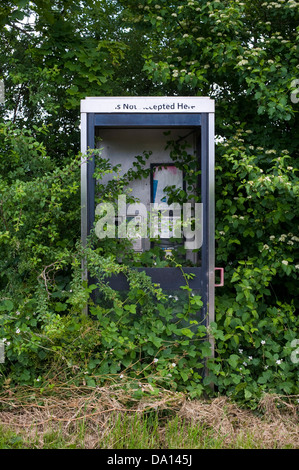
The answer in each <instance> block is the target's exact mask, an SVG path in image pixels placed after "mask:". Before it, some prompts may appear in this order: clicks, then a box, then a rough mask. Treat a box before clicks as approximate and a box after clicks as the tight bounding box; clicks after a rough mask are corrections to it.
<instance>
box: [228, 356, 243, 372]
mask: <svg viewBox="0 0 299 470" xmlns="http://www.w3.org/2000/svg"><path fill="white" fill-rule="evenodd" d="M239 360H240V358H239V356H237V354H231V355H230V356H229V358H228V363H229V364H230V365H231V366H232V367H233V369H236V367H237V365H238V363H239Z"/></svg>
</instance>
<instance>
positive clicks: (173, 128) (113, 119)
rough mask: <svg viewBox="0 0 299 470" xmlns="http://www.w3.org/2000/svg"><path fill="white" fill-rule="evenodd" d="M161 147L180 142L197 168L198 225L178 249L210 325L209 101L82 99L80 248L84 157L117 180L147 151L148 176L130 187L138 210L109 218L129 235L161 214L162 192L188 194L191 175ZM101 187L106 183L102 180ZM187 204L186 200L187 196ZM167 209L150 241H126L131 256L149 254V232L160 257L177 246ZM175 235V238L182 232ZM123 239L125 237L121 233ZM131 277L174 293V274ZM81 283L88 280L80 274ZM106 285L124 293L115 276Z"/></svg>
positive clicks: (86, 185)
mask: <svg viewBox="0 0 299 470" xmlns="http://www.w3.org/2000/svg"><path fill="white" fill-rule="evenodd" d="M169 139H170V140H171V141H172V142H176V143H180V142H184V146H185V147H184V148H188V152H186V151H185V154H192V155H195V158H196V159H197V165H198V168H199V171H198V172H197V173H198V178H197V194H200V198H199V199H198V200H199V201H200V202H199V203H198V206H199V207H198V216H200V224H199V226H198V227H197V228H196V227H195V229H194V230H193V231H190V233H189V232H188V233H187V235H186V233H185V234H184V236H182V238H181V241H180V242H179V243H180V246H182V247H183V248H184V252H185V256H186V259H187V261H188V262H187V263H186V266H185V267H184V268H183V270H184V272H185V273H187V274H190V273H192V274H193V275H194V276H193V277H192V279H190V282H189V286H190V288H192V289H193V290H194V292H198V293H199V294H200V295H201V298H202V301H203V307H202V309H201V311H200V312H199V316H200V318H201V319H204V323H205V324H206V325H207V324H209V323H210V322H212V321H214V290H215V263H214V230H215V226H214V225H215V224H214V101H213V100H211V99H210V98H206V97H178V96H176V97H90V98H86V99H84V100H82V101H81V152H82V155H83V157H82V158H83V159H82V165H81V206H82V209H81V210H82V219H81V220H82V223H81V231H82V242H83V244H85V243H86V240H87V237H88V235H89V233H90V230H91V229H92V227H93V226H94V223H95V213H96V208H95V195H96V180H95V178H94V177H93V173H94V170H95V163H94V160H93V159H92V158H88V159H87V158H86V156H85V155H86V152H87V150H88V149H95V148H101V149H102V150H101V152H102V157H103V158H106V159H108V160H109V161H110V162H111V163H112V164H113V165H117V164H120V165H121V170H120V174H122V173H123V172H126V171H128V170H129V169H130V168H133V165H134V161H136V160H134V159H136V156H138V155H142V152H144V151H145V150H146V151H148V156H147V160H146V162H145V167H146V168H147V169H150V171H149V172H148V175H147V176H146V177H145V178H143V179H141V180H136V181H132V183H131V192H132V195H133V196H135V197H136V198H137V199H138V201H139V203H140V204H139V205H138V204H130V205H128V204H127V205H125V206H124V207H122V211H121V214H118V215H117V217H116V219H117V220H116V224H117V223H122V222H123V220H124V219H126V222H127V223H128V222H129V221H130V220H131V219H134V227H135V228H136V224H137V225H138V224H140V225H142V224H143V223H144V219H145V218H146V217H147V214H148V212H149V210H150V208H151V207H156V206H155V205H156V204H157V203H158V204H160V203H161V204H162V206H161V207H162V208H163V207H164V206H163V203H167V194H166V192H165V188H169V187H172V189H173V190H177V191H180V190H185V192H186V193H188V191H189V193H190V191H192V187H190V185H189V186H188V176H190V174H189V173H190V172H191V168H189V165H188V161H185V162H184V165H181V166H180V168H179V167H178V165H177V164H176V161H173V158H172V157H171V153H170V151H169V146H168V145H167V143H168V142H169ZM106 179H107V181H108V179H109V176H107V178H106ZM102 182H103V181H102ZM186 182H187V183H186ZM189 200H190V201H191V200H192V194H191V197H189ZM140 207H141V208H142V210H140ZM171 209H172V210H170V211H168V212H167V215H166V216H165V217H164V218H163V219H160V220H159V221H158V222H157V224H156V225H155V227H154V232H153V233H151V234H150V235H148V234H144V236H135V238H134V236H133V237H132V244H133V249H134V250H135V251H136V252H140V253H142V252H144V251H147V250H149V249H150V248H151V247H152V246H153V243H155V230H156V231H157V232H158V235H159V236H158V238H159V244H160V247H162V249H164V250H165V256H168V255H171V252H172V250H173V249H175V246H176V245H175V244H176V243H177V240H176V241H174V242H173V241H172V240H173V234H174V230H175V229H176V228H175V227H176V225H175V224H176V222H180V221H181V217H182V213H181V212H180V209H181V208H180V207H177V206H175V205H174V206H171ZM161 212H163V210H162V211H161V210H160V212H159V211H158V212H157V213H156V215H157V214H160V215H161ZM193 216H194V207H193ZM170 222H171V223H170ZM193 226H194V224H193ZM179 230H181V232H182V227H180V229H179ZM126 233H127V236H129V232H128V231H127V232H126ZM153 239H154V241H153ZM138 269H143V270H144V271H146V274H148V275H149V276H150V277H151V278H152V280H153V282H155V283H158V284H160V286H161V288H162V289H164V290H165V291H168V292H172V291H175V290H176V289H179V288H180V286H181V285H182V272H181V270H180V269H178V268H175V267H171V266H168V267H161V268H160V267H155V266H151V267H144V268H138ZM216 269H220V268H216ZM220 271H221V282H220V284H218V285H223V270H222V269H220ZM85 276H86V278H87V277H88V273H87V272H86V273H85ZM110 283H111V286H112V287H113V288H114V289H116V290H122V289H126V286H127V284H126V279H125V278H124V277H122V276H121V275H119V276H114V277H113V278H112V279H111V280H110Z"/></svg>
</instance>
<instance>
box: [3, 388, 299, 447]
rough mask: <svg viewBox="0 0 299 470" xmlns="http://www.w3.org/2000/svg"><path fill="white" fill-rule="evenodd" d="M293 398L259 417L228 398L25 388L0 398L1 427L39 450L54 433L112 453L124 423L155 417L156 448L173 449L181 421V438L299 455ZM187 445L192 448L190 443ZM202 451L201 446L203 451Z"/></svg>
mask: <svg viewBox="0 0 299 470" xmlns="http://www.w3.org/2000/svg"><path fill="white" fill-rule="evenodd" d="M291 398H296V397H281V396H278V395H265V396H264V398H263V399H262V400H261V402H260V406H259V412H260V416H258V415H257V414H256V413H253V412H252V411H250V410H247V409H242V408H240V407H239V406H237V405H236V404H234V403H231V402H230V400H229V399H228V398H226V397H218V398H215V399H213V400H209V401H205V400H192V401H191V400H188V399H187V398H186V397H185V396H184V394H181V393H172V392H169V391H166V390H161V391H160V393H159V395H157V396H153V397H150V398H147V399H138V400H137V399H136V400H134V399H132V397H131V396H128V393H127V392H125V391H124V390H122V389H121V388H119V387H103V388H97V389H91V388H88V387H82V388H77V387H65V388H64V387H58V388H57V389H55V390H52V391H51V393H48V394H45V393H44V394H40V393H39V391H38V390H37V389H33V388H24V389H22V390H19V391H18V392H13V391H10V390H9V391H5V392H2V394H0V406H1V408H0V426H1V428H2V432H3V430H4V431H5V430H13V431H14V433H16V434H18V435H21V436H26V442H27V444H26V445H27V446H30V445H32V446H33V447H34V448H43V447H45V446H46V442H45V436H47V435H49V433H50V434H51V433H52V434H53V433H59V434H60V436H62V438H63V440H64V443H65V445H67V446H68V447H69V446H75V447H76V446H78V445H79V444H78V435H80V439H81V440H80V446H81V447H84V448H86V449H87V448H113V445H114V444H115V441H113V439H110V438H109V436H110V435H111V434H113V432H112V431H113V428H115V429H116V426H117V425H118V426H119V423H121V422H122V421H124V420H125V418H128V417H129V418H128V419H131V418H132V421H131V424H132V423H133V418H134V417H135V418H136V416H137V417H138V418H139V417H140V420H139V421H140V422H141V421H142V418H144V417H148V416H153V415H156V416H158V427H157V429H156V437H155V441H153V443H152V446H154V447H152V448H167V447H169V446H170V444H169V441H167V432H168V429H169V428H168V425H169V423H170V422H171V421H172V422H173V421H174V420H175V419H176V423H177V424H178V423H179V429H178V432H181V431H182V427H183V428H184V429H187V428H190V427H191V428H192V429H193V430H195V429H201V430H206V432H207V433H208V434H209V436H210V437H211V438H212V439H213V440H215V439H216V441H217V442H218V445H219V442H220V443H221V447H222V448H240V447H241V448H246V447H248V448H266V449H267V448H270V449H273V448H288V447H291V448H297V449H298V448H299V420H298V405H297V406H296V405H294V403H293V402H294V400H291ZM297 401H298V400H297ZM119 418H121V419H119ZM134 422H135V423H136V420H135V421H134ZM116 423H118V424H116ZM130 432H132V428H131V429H130ZM183 434H184V433H183ZM183 434H182V435H183ZM185 434H186V433H185ZM109 439H110V440H109ZM178 442H181V440H180V439H179V440H178ZM198 442H199V441H198ZM213 442H214V441H213ZM30 443H31V444H30ZM32 443H33V444H32ZM61 445H62V446H63V443H62V444H61ZM141 445H142V444H141ZM146 445H148V444H146V443H145V444H144V446H146ZM180 445H182V446H183V445H184V443H183V442H182V444H180ZM185 445H186V446H187V447H189V448H190V441H189V443H188V442H186V443H185ZM201 445H203V444H202V443H200V442H199V443H198V447H199V448H201ZM118 448H120V447H118ZM131 448H132V447H131ZM141 448H142V447H141ZM144 448H145V447H144ZM170 448H171V447H170ZM172 448H173V447H172Z"/></svg>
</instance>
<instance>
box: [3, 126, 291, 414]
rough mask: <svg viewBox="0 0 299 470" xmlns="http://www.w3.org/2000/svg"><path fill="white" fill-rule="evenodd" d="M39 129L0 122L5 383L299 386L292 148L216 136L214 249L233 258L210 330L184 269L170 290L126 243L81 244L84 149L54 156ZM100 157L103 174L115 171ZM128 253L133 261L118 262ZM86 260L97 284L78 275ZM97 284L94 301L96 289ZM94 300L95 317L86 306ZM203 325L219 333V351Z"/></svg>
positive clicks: (222, 260)
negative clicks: (137, 265)
mask: <svg viewBox="0 0 299 470" xmlns="http://www.w3.org/2000/svg"><path fill="white" fill-rule="evenodd" d="M43 131H45V130H43ZM38 132H39V130H36V138H34V137H33V136H32V135H31V134H29V133H27V132H23V131H22V132H21V131H19V130H17V129H15V128H13V127H12V126H10V125H8V126H4V125H2V126H1V128H0V137H1V139H0V146H1V154H2V160H1V165H2V167H1V176H0V187H1V193H2V197H1V211H0V217H1V221H2V227H3V229H2V231H1V235H0V244H1V253H2V254H3V255H2V258H1V261H0V275H1V281H0V282H1V284H0V289H1V290H0V337H2V338H4V342H5V345H6V347H5V353H6V361H5V363H4V364H1V366H0V373H1V382H2V384H4V385H5V386H8V384H12V383H13V384H16V383H19V384H35V385H40V384H42V385H43V386H46V385H48V386H51V383H52V382H53V381H55V380H58V379H63V380H72V381H74V382H75V383H82V382H83V383H86V384H88V385H91V386H94V385H97V384H103V383H106V382H107V381H108V382H111V381H112V382H115V381H123V383H124V386H129V387H132V388H133V389H134V390H135V392H134V393H135V395H136V396H139V395H141V394H142V384H143V383H150V384H151V387H152V393H155V390H157V387H159V386H163V387H167V388H171V389H176V390H185V391H187V392H188V393H189V394H190V396H191V397H198V396H200V395H201V394H202V393H203V392H206V393H213V392H212V389H211V388H210V385H211V384H214V385H215V392H220V393H222V394H228V395H230V396H233V397H234V398H236V399H238V400H246V401H248V400H249V401H250V403H251V406H253V407H254V406H255V404H256V402H257V400H258V399H259V398H260V396H261V394H262V393H263V392H269V391H270V392H271V391H272V392H276V393H286V394H293V395H295V394H296V393H298V389H299V387H298V364H297V363H296V361H294V360H292V357H293V356H292V352H294V344H295V342H294V340H296V339H297V338H296V336H298V325H299V320H298V315H296V312H295V308H296V305H295V298H293V297H295V293H296V286H297V281H298V265H297V264H296V261H295V260H296V256H297V251H296V250H297V246H298V245H297V242H298V238H297V236H296V231H295V228H296V220H297V217H298V212H297V211H298V209H297V205H296V199H297V196H298V187H299V185H298V178H297V176H296V173H295V171H294V170H293V169H292V168H290V165H289V164H288V159H289V156H288V154H287V152H281V153H280V154H279V155H277V154H275V158H273V156H274V154H273V152H269V151H266V152H265V151H264V150H263V149H262V150H261V149H256V148H254V149H250V148H249V150H252V152H248V151H246V152H245V151H244V149H242V148H241V147H242V146H237V145H235V144H236V141H235V139H232V141H226V142H223V143H221V144H219V145H218V146H217V152H218V158H219V165H218V167H217V172H216V179H217V184H216V187H217V191H218V194H217V198H216V200H217V203H216V206H217V226H216V238H217V249H216V252H217V264H218V265H225V266H226V269H225V271H226V287H225V288H223V289H222V290H221V291H220V290H217V291H216V294H217V296H216V323H212V324H211V325H209V327H208V330H207V328H206V327H205V326H204V322H202V323H200V322H199V321H198V317H197V316H195V313H196V312H198V310H199V309H200V307H201V305H202V303H201V299H200V297H199V295H198V293H197V292H192V291H191V290H190V288H189V285H188V277H185V285H183V286H182V288H181V289H179V291H177V292H173V293H171V295H169V294H166V293H165V292H163V291H162V290H161V289H160V287H159V286H157V285H154V284H152V283H151V282H150V280H149V278H148V277H147V276H145V274H144V273H142V272H137V271H136V270H135V269H133V266H132V264H134V263H132V259H133V258H132V253H133V252H130V248H129V242H128V241H126V240H116V241H115V240H108V241H102V242H100V243H97V244H96V245H95V244H94V239H93V237H92V236H91V238H90V244H89V245H88V247H86V248H85V249H84V250H83V249H82V248H81V247H80V244H79V235H80V234H79V227H80V223H79V221H80V202H79V172H80V159H79V157H76V158H74V159H73V160H72V161H71V162H70V163H69V164H68V165H66V166H62V167H61V168H57V167H55V166H54V165H53V164H52V163H51V160H50V159H49V158H48V157H47V155H46V154H45V150H44V148H43V146H42V145H40V144H39V143H38ZM239 137H240V135H239ZM247 150H248V149H247ZM272 154H273V155H272ZM4 155H5V157H6V158H5V159H4V158H3V157H4ZM183 155H185V156H186V154H185V153H183ZM265 155H266V156H267V158H265ZM96 158H97V175H96V176H97V178H101V175H104V174H107V173H111V172H112V173H113V172H117V168H112V167H111V165H110V164H109V162H107V161H105V160H102V159H101V158H100V156H99V155H96ZM137 161H138V162H139V163H140V162H141V160H140V159H137ZM20 162H21V163H20ZM143 171H144V168H143V163H142V162H141V163H140V166H138V165H137V171H136V174H135V175H132V174H129V175H127V176H126V177H125V178H124V179H120V178H117V184H115V182H114V183H112V184H111V185H110V186H109V191H108V190H107V187H106V186H105V185H99V188H98V189H99V198H100V200H105V199H106V200H107V198H108V200H113V199H114V198H116V197H117V195H118V194H119V192H121V191H123V189H124V187H125V184H126V183H127V182H128V179H126V178H133V177H136V175H139V174H142V172H143ZM195 173H196V172H195ZM231 194H234V196H233V198H232V197H231ZM183 196H184V195H183ZM294 232H295V233H294ZM120 243H121V244H122V245H121V250H120V246H119V244H120ZM120 251H126V252H127V254H128V256H127V259H126V262H123V263H120V262H119V261H118V253H119V252H120ZM83 258H85V259H86V262H87V265H88V269H89V272H90V275H91V277H94V278H97V283H96V284H94V285H93V284H91V285H87V284H86V283H84V282H82V277H81V263H82V259H83ZM172 262H173V263H174V265H175V266H177V267H179V266H180V264H179V261H178V260H175V259H174V260H173V261H172ZM115 273H123V274H124V275H125V276H126V277H127V279H128V281H129V284H130V290H129V291H128V292H126V293H120V292H115V291H113V290H112V289H111V288H110V287H109V282H108V281H109V276H110V275H111V274H115ZM282 286H283V287H282ZM96 288H97V289H98V288H99V290H100V292H101V298H100V299H98V301H95V296H94V295H91V294H92V292H93V291H95V289H96ZM86 302H89V303H90V312H91V316H90V317H87V316H85V315H83V314H82V308H83V307H84V305H85V304H86ZM207 335H211V336H213V337H214V340H215V358H211V357H210V356H211V345H210V343H209V341H208V340H207V339H208V337H207ZM296 344H297V343H296ZM206 360H207V364H208V369H209V373H208V375H206V371H205V367H204V364H205V361H206Z"/></svg>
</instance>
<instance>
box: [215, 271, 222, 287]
mask: <svg viewBox="0 0 299 470" xmlns="http://www.w3.org/2000/svg"><path fill="white" fill-rule="evenodd" d="M215 271H220V284H215V287H223V286H224V268H215Z"/></svg>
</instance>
